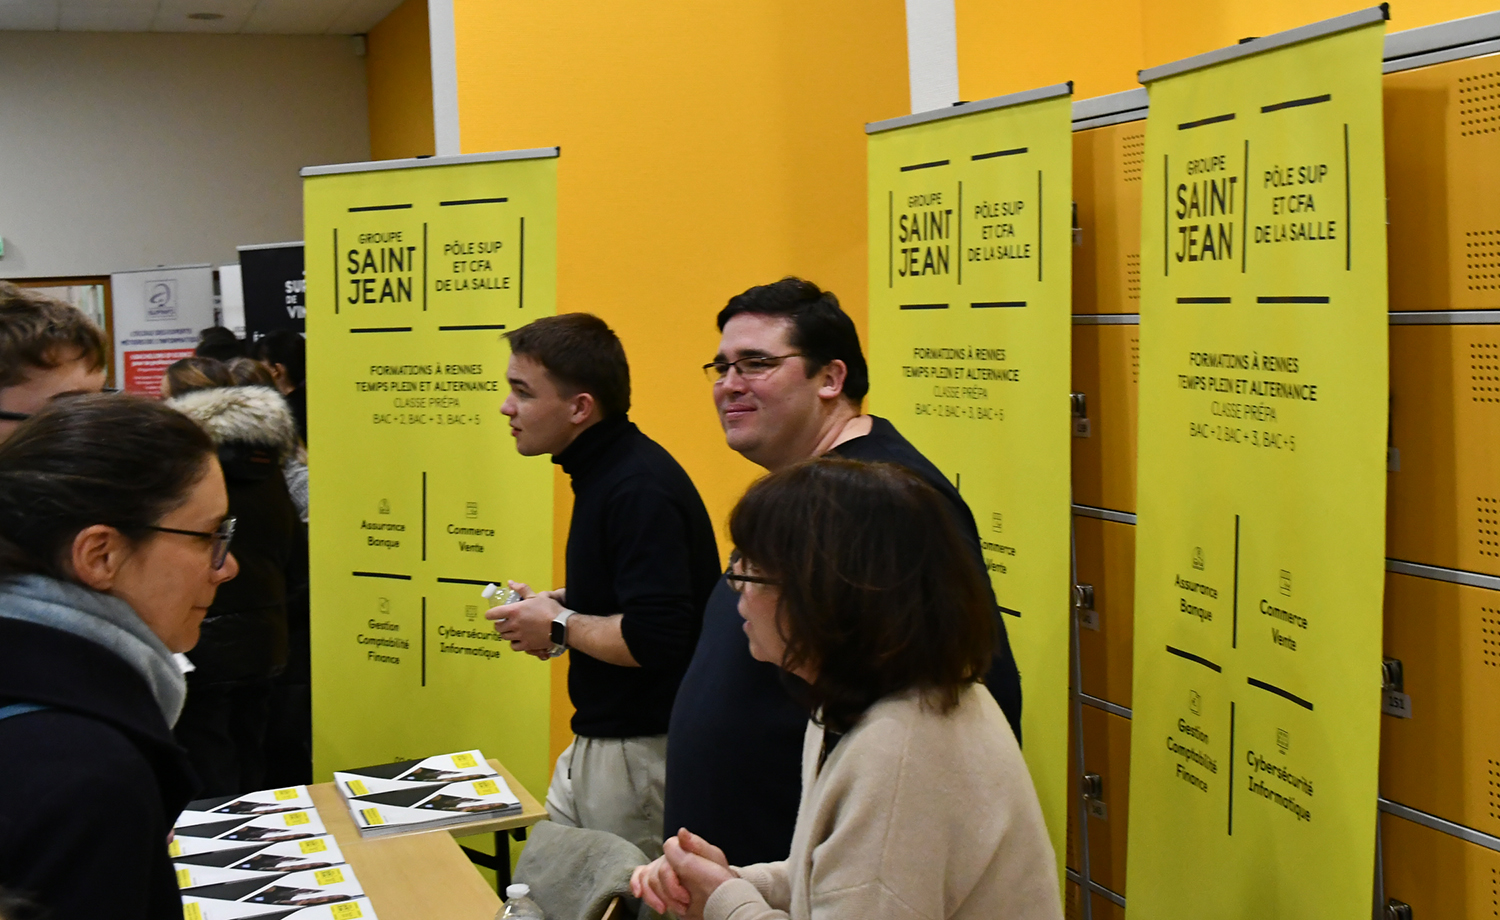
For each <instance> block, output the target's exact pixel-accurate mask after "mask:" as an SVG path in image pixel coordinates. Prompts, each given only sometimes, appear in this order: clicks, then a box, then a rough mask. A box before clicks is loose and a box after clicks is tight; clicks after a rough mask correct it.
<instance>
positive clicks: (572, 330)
mask: <svg viewBox="0 0 1500 920" xmlns="http://www.w3.org/2000/svg"><path fill="white" fill-rule="evenodd" d="M505 339H506V341H508V342H510V351H511V354H515V355H524V356H526V357H528V358H530V359H532V360H533V361H536V362H537V363H538V364H540V365H541V366H542V367H545V368H546V369H547V373H548V375H550V376H551V377H552V381H553V382H554V383H556V384H557V388H558V389H559V390H561V391H562V392H563V393H564V395H567V396H574V395H577V394H579V393H588V394H589V395H591V396H593V397H594V402H596V403H598V405H599V408H600V410H602V411H603V413H604V415H605V416H606V417H612V416H618V415H624V414H625V413H627V412H629V411H630V364H629V363H627V362H626V360H625V346H624V345H621V344H620V338H619V336H617V335H615V331H614V330H613V329H611V328H609V325H608V324H607V323H605V322H604V320H602V319H600V318H599V317H597V316H594V315H593V314H591V313H562V314H559V315H557V316H544V317H542V318H541V319H538V320H533V321H531V322H529V323H527V324H526V325H524V326H522V327H521V328H520V329H516V330H514V331H513V332H507V333H506V334H505Z"/></svg>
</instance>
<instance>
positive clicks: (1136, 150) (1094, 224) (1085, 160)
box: [1073, 121, 1146, 313]
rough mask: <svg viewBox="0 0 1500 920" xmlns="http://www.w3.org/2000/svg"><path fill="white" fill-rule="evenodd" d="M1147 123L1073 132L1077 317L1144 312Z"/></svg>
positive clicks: (1074, 305) (1136, 122)
mask: <svg viewBox="0 0 1500 920" xmlns="http://www.w3.org/2000/svg"><path fill="white" fill-rule="evenodd" d="M1145 159H1146V123H1145V122H1144V121H1130V122H1125V123H1123V124H1118V125H1108V126H1106V127H1103V128H1090V129H1088V130H1085V131H1075V132H1073V198H1074V200H1075V202H1076V204H1077V207H1078V217H1077V228H1078V230H1079V231H1080V232H1079V233H1078V234H1077V236H1076V237H1075V245H1074V247H1073V312H1074V313H1139V312H1140V300H1141V169H1142V166H1143V165H1144V163H1145Z"/></svg>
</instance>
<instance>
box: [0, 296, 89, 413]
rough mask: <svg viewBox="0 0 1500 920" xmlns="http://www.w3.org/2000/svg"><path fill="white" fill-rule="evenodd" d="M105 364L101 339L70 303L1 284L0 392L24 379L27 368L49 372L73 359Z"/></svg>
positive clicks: (86, 318) (85, 318)
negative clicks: (0, 389)
mask: <svg viewBox="0 0 1500 920" xmlns="http://www.w3.org/2000/svg"><path fill="white" fill-rule="evenodd" d="M75 354H76V355H77V356H78V357H79V358H82V359H83V360H85V361H87V362H88V363H89V370H95V371H96V370H99V369H100V368H102V367H103V366H104V335H103V333H101V332H100V331H99V327H98V326H95V325H94V324H93V323H92V322H90V321H89V318H88V317H87V316H84V315H83V313H82V312H81V311H80V310H78V308H77V307H74V306H73V305H71V304H67V303H63V302H62V301H61V300H57V299H55V298H52V297H48V296H47V295H45V294H41V293H38V292H36V291H29V290H27V289H25V288H20V287H16V286H15V285H14V284H10V283H9V282H6V281H0V388H4V387H13V386H16V385H17V384H19V383H22V382H24V381H25V380H26V372H27V370H29V369H33V368H35V369H38V370H51V369H52V368H54V367H57V366H59V365H61V364H64V363H66V362H68V361H71V360H75V359H74V357H73V355H75Z"/></svg>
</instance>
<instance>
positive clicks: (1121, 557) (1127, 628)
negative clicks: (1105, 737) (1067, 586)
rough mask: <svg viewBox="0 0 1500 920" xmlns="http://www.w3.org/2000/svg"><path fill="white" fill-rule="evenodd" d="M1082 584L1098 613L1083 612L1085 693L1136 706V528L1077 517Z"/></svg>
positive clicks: (1081, 653)
mask: <svg viewBox="0 0 1500 920" xmlns="http://www.w3.org/2000/svg"><path fill="white" fill-rule="evenodd" d="M1073 539H1074V553H1075V557H1076V559H1077V566H1078V583H1079V584H1080V585H1087V586H1089V587H1090V588H1092V592H1084V593H1085V596H1086V595H1087V594H1089V593H1092V595H1093V596H1092V599H1091V600H1092V604H1093V607H1092V610H1090V609H1083V610H1080V611H1079V614H1080V616H1079V629H1078V653H1079V658H1080V664H1081V667H1080V668H1079V671H1080V675H1079V676H1080V678H1081V684H1082V687H1081V689H1082V690H1083V692H1084V693H1087V694H1088V695H1089V696H1093V697H1098V698H1099V699H1101V700H1107V701H1109V702H1111V703H1114V704H1116V705H1118V706H1124V707H1125V708H1127V709H1129V708H1130V681H1131V667H1132V661H1133V659H1132V654H1131V652H1132V646H1133V637H1134V634H1135V613H1134V610H1135V526H1134V525H1132V524H1122V523H1118V522H1115V521H1103V520H1099V519H1098V518H1092V517H1085V516H1084V515H1081V514H1079V515H1074V516H1073Z"/></svg>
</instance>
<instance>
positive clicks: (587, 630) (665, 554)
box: [485, 313, 720, 858]
mask: <svg viewBox="0 0 1500 920" xmlns="http://www.w3.org/2000/svg"><path fill="white" fill-rule="evenodd" d="M506 338H507V339H508V340H509V342H510V347H511V359H510V366H509V368H508V369H507V371H506V379H507V381H508V382H509V384H510V396H509V397H507V398H506V400H505V403H504V405H502V406H501V407H500V411H501V412H502V413H503V414H504V415H506V416H507V417H508V418H509V419H510V432H511V435H512V436H513V437H514V438H515V439H516V450H517V451H518V452H519V453H520V454H522V455H523V456H527V457H534V456H537V455H540V454H551V455H552V462H553V463H556V464H558V465H560V466H561V467H562V468H563V471H564V472H566V473H567V474H568V475H569V476H570V477H571V478H572V481H573V517H572V521H571V522H570V524H569V527H568V548H567V567H568V568H567V575H568V584H567V587H566V588H558V589H557V590H554V591H542V592H539V593H534V592H533V591H532V590H531V589H530V588H529V587H528V586H526V585H523V584H520V583H517V582H512V583H511V586H512V587H513V588H515V589H516V591H517V592H518V593H519V594H520V595H521V597H522V598H523V599H522V600H521V601H519V602H517V603H514V604H508V605H505V606H501V607H496V608H494V609H492V610H490V611H489V612H487V613H486V614H485V616H486V617H487V618H488V619H491V620H494V621H495V630H496V632H498V633H499V634H500V635H501V636H502V637H503V638H505V639H508V640H510V643H511V648H513V649H515V650H517V651H522V652H528V653H530V654H533V655H536V656H537V657H541V658H546V657H547V656H548V654H549V651H550V650H553V649H554V648H556V647H557V646H566V647H567V648H568V649H570V650H571V651H572V662H571V664H570V666H569V668H568V695H569V697H571V699H572V702H573V706H574V709H575V710H576V712H575V713H574V715H573V733H574V738H573V743H572V744H571V745H569V746H568V748H567V750H565V751H563V753H562V756H561V757H559V758H558V761H557V767H556V769H555V770H554V771H553V775H552V785H551V787H550V788H549V789H548V790H547V812H548V814H549V815H550V816H551V818H552V820H554V821H556V822H558V823H559V824H567V825H571V826H574V827H587V828H591V829H594V830H603V831H609V832H611V833H614V834H618V835H619V836H621V837H624V838H625V839H627V840H629V841H630V842H632V843H634V844H635V845H636V846H638V847H640V848H641V849H642V850H643V851H644V852H645V853H646V855H647V856H648V857H652V858H654V857H655V856H657V855H660V854H661V845H662V799H663V787H664V785H665V776H666V751H667V722H668V720H669V719H670V717H671V712H672V703H673V700H674V699H675V698H676V695H677V685H678V683H679V682H681V680H682V675H683V673H684V671H686V669H687V665H688V662H689V661H690V660H691V659H692V656H693V648H694V646H695V645H696V644H697V641H698V632H699V628H700V626H701V625H702V620H703V608H704V604H705V602H706V601H707V600H708V596H709V594H710V593H711V592H712V591H713V588H714V584H715V583H716V582H717V581H718V578H719V574H720V572H719V552H718V547H717V545H716V543H715V540H714V529H713V523H712V522H711V521H710V520H709V516H708V511H707V509H705V508H704V506H703V500H702V499H701V498H700V497H699V496H698V490H697V489H696V488H694V486H693V483H692V480H691V479H689V478H688V475H687V473H686V472H684V471H683V469H682V467H681V466H679V465H678V463H677V461H676V460H674V459H672V455H671V454H669V453H667V452H666V450H664V449H663V448H662V447H661V446H660V445H658V444H657V443H656V442H655V441H653V440H651V439H650V438H648V437H646V436H645V435H644V434H642V433H641V431H640V429H639V428H637V427H636V426H635V425H634V424H633V423H631V421H630V419H629V417H628V416H627V414H626V413H627V412H628V411H629V409H630V367H629V365H628V364H627V363H626V361H625V349H624V347H623V346H621V344H620V340H619V339H618V338H617V337H616V336H615V334H614V332H613V331H612V330H611V329H610V328H609V326H607V325H605V323H604V321H603V320H601V319H599V318H598V317H596V316H591V315H589V314H587V313H569V314H564V315H561V316H552V317H546V318H544V319H539V320H536V321H535V322H533V323H530V324H529V325H526V326H523V327H522V328H520V329H517V330H515V331H514V332H511V333H508V334H507V335H506Z"/></svg>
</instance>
